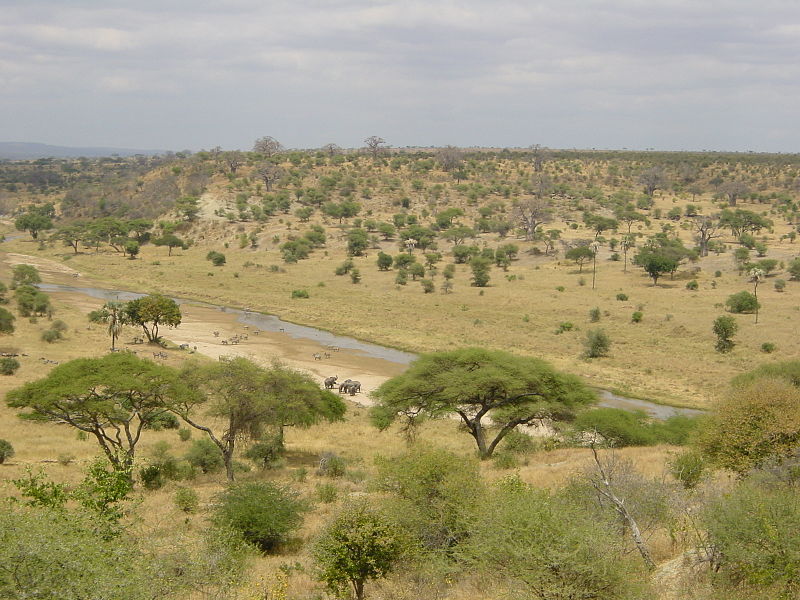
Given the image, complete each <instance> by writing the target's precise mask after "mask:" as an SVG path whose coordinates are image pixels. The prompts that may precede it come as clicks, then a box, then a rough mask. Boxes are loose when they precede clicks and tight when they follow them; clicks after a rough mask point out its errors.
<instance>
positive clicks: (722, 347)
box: [712, 315, 739, 354]
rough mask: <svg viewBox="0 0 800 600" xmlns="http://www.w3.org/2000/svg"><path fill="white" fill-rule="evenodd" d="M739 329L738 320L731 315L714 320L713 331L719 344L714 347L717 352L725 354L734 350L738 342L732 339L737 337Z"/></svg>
mask: <svg viewBox="0 0 800 600" xmlns="http://www.w3.org/2000/svg"><path fill="white" fill-rule="evenodd" d="M738 329H739V325H738V323H736V319H734V318H733V317H731V316H729V315H721V316H719V317H717V318H716V319H714V325H713V326H712V330H713V331H714V334H715V335H716V336H717V343H716V344H715V345H714V347H715V348H716V350H717V352H721V353H723V354H724V353H726V352H730V351H731V350H733V347H734V346H735V345H736V342H734V341H733V340H732V339H731V338H732V337H733V336H734V335H736V331H737V330H738Z"/></svg>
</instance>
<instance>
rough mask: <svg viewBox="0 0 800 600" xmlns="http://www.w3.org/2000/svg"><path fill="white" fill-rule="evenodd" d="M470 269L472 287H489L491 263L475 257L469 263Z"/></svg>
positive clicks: (480, 257)
mask: <svg viewBox="0 0 800 600" xmlns="http://www.w3.org/2000/svg"><path fill="white" fill-rule="evenodd" d="M469 266H470V268H471V269H472V285H474V286H475V287H486V286H487V285H489V279H490V272H491V270H492V261H491V260H489V259H488V258H484V257H482V256H475V257H473V258H472V260H470V261H469Z"/></svg>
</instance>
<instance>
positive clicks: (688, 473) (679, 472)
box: [668, 448, 708, 489]
mask: <svg viewBox="0 0 800 600" xmlns="http://www.w3.org/2000/svg"><path fill="white" fill-rule="evenodd" d="M668 467H669V472H670V473H671V474H672V476H673V477H674V478H675V479H677V480H678V481H680V482H681V484H682V485H683V487H685V488H686V489H694V488H696V487H697V486H698V485H699V484H700V482H701V481H702V480H703V479H704V478H705V476H706V474H707V472H708V464H707V461H706V459H705V458H704V457H703V455H702V454H701V453H700V452H698V451H697V450H696V449H693V448H692V449H689V450H684V451H683V452H681V453H680V454H677V455H676V456H675V457H674V458H672V459H671V460H670V461H669V463H668Z"/></svg>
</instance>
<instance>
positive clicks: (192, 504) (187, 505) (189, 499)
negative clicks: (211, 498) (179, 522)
mask: <svg viewBox="0 0 800 600" xmlns="http://www.w3.org/2000/svg"><path fill="white" fill-rule="evenodd" d="M174 500H175V506H177V507H178V510H182V511H183V512H185V513H193V512H194V511H196V510H197V507H198V506H200V499H199V498H198V497H197V492H195V491H194V490H193V489H191V488H178V490H177V491H176V492H175V498H174Z"/></svg>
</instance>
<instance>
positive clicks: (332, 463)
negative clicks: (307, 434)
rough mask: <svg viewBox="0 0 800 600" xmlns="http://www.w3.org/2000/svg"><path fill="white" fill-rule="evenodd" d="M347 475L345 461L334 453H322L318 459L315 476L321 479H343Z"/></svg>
mask: <svg viewBox="0 0 800 600" xmlns="http://www.w3.org/2000/svg"><path fill="white" fill-rule="evenodd" d="M345 473H347V461H345V459H343V458H342V457H341V456H339V455H338V454H336V453H335V452H323V453H322V456H320V459H319V468H318V469H317V475H321V476H323V477H332V478H338V477H344V475H345Z"/></svg>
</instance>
